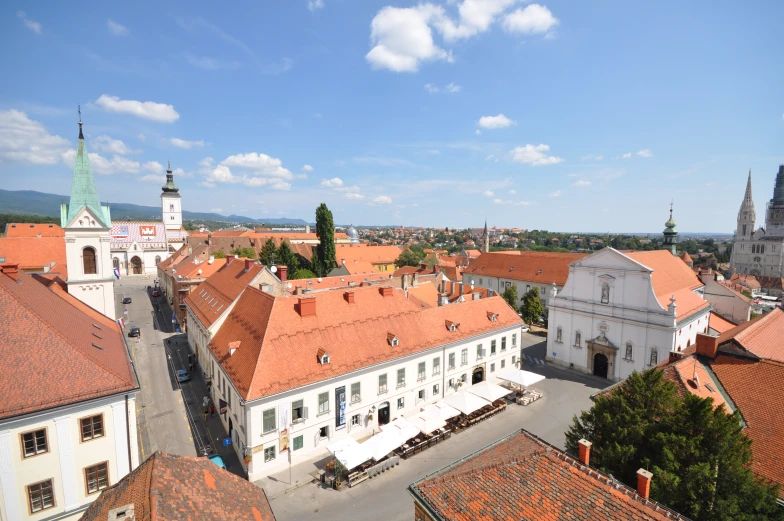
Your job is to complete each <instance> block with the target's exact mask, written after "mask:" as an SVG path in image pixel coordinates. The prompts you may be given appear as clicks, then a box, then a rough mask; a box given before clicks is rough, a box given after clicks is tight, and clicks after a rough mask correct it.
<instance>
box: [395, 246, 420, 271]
mask: <svg viewBox="0 0 784 521" xmlns="http://www.w3.org/2000/svg"><path fill="white" fill-rule="evenodd" d="M424 258H425V253H424V252H416V251H412V250H409V249H405V250H403V252H402V253H401V254H400V257H398V258H397V259H395V267H397V268H402V267H403V266H414V267H418V266H419V265H420V264H421V263H422V260H423V259H424Z"/></svg>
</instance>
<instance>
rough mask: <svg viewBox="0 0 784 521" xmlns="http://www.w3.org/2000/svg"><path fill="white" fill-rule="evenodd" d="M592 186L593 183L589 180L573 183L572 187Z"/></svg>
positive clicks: (579, 180)
mask: <svg viewBox="0 0 784 521" xmlns="http://www.w3.org/2000/svg"><path fill="white" fill-rule="evenodd" d="M590 184H591V182H590V181H589V180H587V179H578V180H577V181H575V182H574V183H572V186H589V185H590Z"/></svg>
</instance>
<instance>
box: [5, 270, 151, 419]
mask: <svg viewBox="0 0 784 521" xmlns="http://www.w3.org/2000/svg"><path fill="white" fill-rule="evenodd" d="M5 271H6V269H5V268H4V272H3V273H0V374H3V375H6V377H3V378H0V418H5V417H11V416H17V415H20V414H25V413H29V412H33V411H41V410H46V409H49V408H52V407H55V406H59V405H66V404H70V403H75V402H79V401H83V400H87V399H92V398H98V397H101V396H109V395H112V394H115V393H120V392H124V391H130V390H134V389H137V388H138V384H137V382H136V378H135V376H134V373H133V369H132V368H131V361H130V357H129V355H128V351H127V349H126V347H125V342H124V339H123V334H122V331H121V330H120V327H119V326H118V325H117V323H116V322H114V321H113V320H111V319H109V318H107V317H105V316H103V315H101V314H99V313H98V312H97V311H95V310H92V309H89V308H87V307H86V306H84V308H86V309H82V308H81V307H80V306H77V305H74V304H73V303H72V302H70V299H69V298H64V297H61V296H60V295H58V294H56V293H55V292H54V291H53V289H50V288H47V287H46V286H44V284H42V283H41V282H39V281H37V280H35V278H34V277H33V276H31V275H28V274H26V273H23V272H19V273H18V280H14V279H13V278H11V276H9V274H8V273H6V272H5ZM52 288H54V289H57V288H58V286H57V285H53V286H52ZM68 297H70V296H68ZM70 298H71V299H72V297H70ZM80 305H81V306H83V304H81V303H80ZM8 375H13V376H12V377H8Z"/></svg>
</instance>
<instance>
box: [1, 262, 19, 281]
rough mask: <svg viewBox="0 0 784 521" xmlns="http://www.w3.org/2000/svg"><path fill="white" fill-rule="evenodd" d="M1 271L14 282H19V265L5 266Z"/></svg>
mask: <svg viewBox="0 0 784 521" xmlns="http://www.w3.org/2000/svg"><path fill="white" fill-rule="evenodd" d="M0 271H2V272H3V273H5V274H6V275H8V277H9V278H10V279H12V280H19V264H3V265H2V267H0Z"/></svg>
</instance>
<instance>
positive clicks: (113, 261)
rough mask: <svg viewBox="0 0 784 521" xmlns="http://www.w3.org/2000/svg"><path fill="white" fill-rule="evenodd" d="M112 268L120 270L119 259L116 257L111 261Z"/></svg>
mask: <svg viewBox="0 0 784 521" xmlns="http://www.w3.org/2000/svg"><path fill="white" fill-rule="evenodd" d="M112 268H117V269H120V259H118V258H117V257H115V258H113V259H112Z"/></svg>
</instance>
